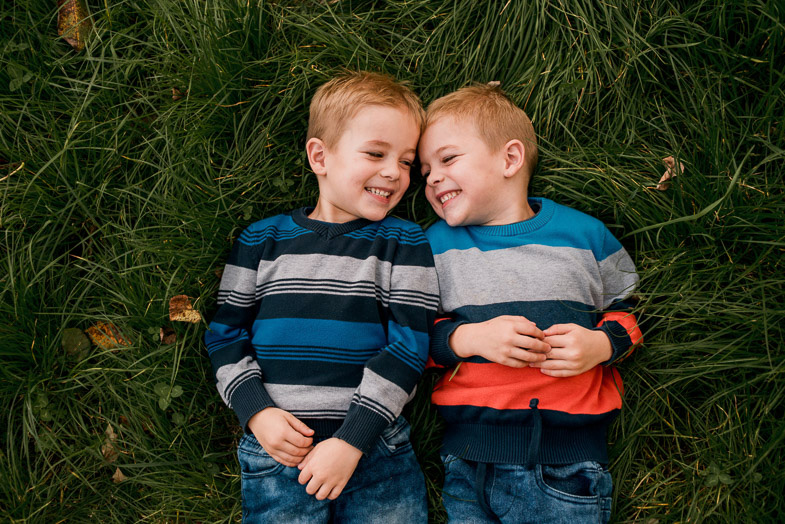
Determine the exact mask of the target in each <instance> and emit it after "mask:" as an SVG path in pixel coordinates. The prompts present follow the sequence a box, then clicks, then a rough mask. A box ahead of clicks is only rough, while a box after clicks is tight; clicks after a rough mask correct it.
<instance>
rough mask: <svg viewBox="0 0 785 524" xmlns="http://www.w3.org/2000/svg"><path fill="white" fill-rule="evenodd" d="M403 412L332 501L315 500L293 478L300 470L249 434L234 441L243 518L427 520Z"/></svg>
mask: <svg viewBox="0 0 785 524" xmlns="http://www.w3.org/2000/svg"><path fill="white" fill-rule="evenodd" d="M409 433H410V427H409V423H408V422H406V420H405V419H404V418H403V417H398V420H396V421H395V422H393V423H392V424H391V425H390V426H388V427H387V429H385V430H384V432H383V433H382V436H381V437H380V438H379V440H378V442H377V443H376V445H375V447H374V448H373V450H372V451H371V452H370V453H368V454H367V455H363V457H362V458H361V459H360V462H359V464H358V465H357V469H356V470H355V471H354V474H353V475H352V478H351V479H349V482H348V483H347V484H346V487H345V488H344V489H343V492H342V493H341V495H340V496H339V497H338V498H337V499H335V500H316V498H315V497H314V496H313V495H309V494H307V493H306V492H305V486H303V485H301V484H300V483H299V482H297V477H298V476H299V475H300V470H299V469H297V468H290V467H287V466H284V465H283V464H280V463H279V462H276V460H275V459H273V458H272V457H270V455H269V454H268V453H267V452H266V451H265V450H264V448H262V446H261V445H260V444H259V441H257V440H256V437H254V436H253V435H249V434H246V435H245V436H243V438H242V439H241V440H240V445H239V446H238V448H237V457H238V459H239V461H240V468H241V470H242V492H243V522H253V523H256V522H264V523H267V522H285V523H287V524H289V523H291V524H296V523H304V524H305V523H308V524H311V523H319V522H324V523H327V522H331V519H332V521H333V522H335V523H336V524H337V523H357V524H360V523H366V522H376V521H380V520H381V521H383V522H391V523H401V524H417V523H420V522H423V523H424V522H427V521H428V507H427V502H426V498H425V479H424V477H423V474H422V471H421V470H420V466H419V464H418V463H417V458H416V457H415V456H414V451H412V444H411V442H409Z"/></svg>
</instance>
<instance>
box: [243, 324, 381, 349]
mask: <svg viewBox="0 0 785 524" xmlns="http://www.w3.org/2000/svg"><path fill="white" fill-rule="evenodd" d="M253 333H254V335H253V340H252V343H253V345H254V346H259V347H261V346H266V345H271V346H289V345H294V346H306V347H335V348H346V349H347V350H352V349H359V350H367V349H368V348H381V347H383V346H385V345H386V344H387V338H386V337H385V334H384V329H383V328H382V326H381V325H379V324H378V323H363V322H345V321H340V320H323V319H302V318H267V319H261V320H256V321H255V322H254V325H253Z"/></svg>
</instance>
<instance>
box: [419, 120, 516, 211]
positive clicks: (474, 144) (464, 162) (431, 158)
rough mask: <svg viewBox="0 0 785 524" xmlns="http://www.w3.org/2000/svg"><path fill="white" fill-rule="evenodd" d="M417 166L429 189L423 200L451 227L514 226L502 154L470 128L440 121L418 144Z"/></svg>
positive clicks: (459, 121) (462, 121) (463, 123)
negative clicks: (510, 224)
mask: <svg viewBox="0 0 785 524" xmlns="http://www.w3.org/2000/svg"><path fill="white" fill-rule="evenodd" d="M419 152H420V163H421V164H422V173H423V176H426V177H427V181H428V185H427V187H426V188H425V196H426V197H427V198H428V202H430V204H431V206H432V207H433V210H434V211H436V214H437V215H439V217H441V218H442V219H444V220H445V221H446V222H447V223H448V224H449V225H451V226H468V225H499V224H509V223H512V222H516V221H517V220H516V219H514V218H513V217H511V216H510V210H511V209H515V203H514V200H513V195H511V194H510V193H511V191H510V188H509V185H505V176H504V170H505V155H504V150H503V149H500V150H499V151H497V152H494V151H492V150H491V148H490V147H488V145H487V144H486V143H485V141H484V140H482V139H481V138H480V136H479V134H478V133H477V131H476V129H475V126H474V124H473V123H471V122H468V121H464V120H457V119H455V118H452V117H442V118H440V119H438V120H436V122H434V123H432V124H429V125H428V127H427V129H426V130H425V132H424V133H423V135H422V138H421V139H420V145H419Z"/></svg>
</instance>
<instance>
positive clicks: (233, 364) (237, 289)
mask: <svg viewBox="0 0 785 524" xmlns="http://www.w3.org/2000/svg"><path fill="white" fill-rule="evenodd" d="M258 263H259V257H258V255H257V250H256V245H255V244H254V234H253V233H252V231H251V228H248V229H246V230H245V231H244V232H243V233H242V234H241V235H240V237H239V238H238V239H237V240H236V241H235V243H234V245H233V246H232V251H231V253H230V255H229V259H228V260H227V263H226V266H225V268H224V271H223V276H222V277H221V284H220V287H219V289H218V310H217V311H216V313H215V316H214V317H213V320H212V322H210V325H209V326H208V329H207V332H206V333H205V336H204V341H205V345H206V346H207V353H208V355H209V357H210V362H211V364H212V366H213V379H214V380H215V384H216V387H217V388H218V393H219V394H220V395H221V398H222V399H223V401H224V402H225V403H226V405H227V406H229V407H230V408H232V409H233V410H234V411H235V413H236V414H237V418H238V419H239V421H240V425H241V426H242V427H243V429H244V430H246V431H247V430H248V427H247V426H248V420H249V419H250V418H251V417H252V416H253V415H254V414H256V413H258V412H259V411H261V410H263V409H264V408H266V407H270V406H273V405H274V403H273V401H272V399H271V398H270V396H269V395H268V393H267V391H266V390H265V388H264V384H263V383H262V371H261V369H260V368H259V364H258V362H257V361H256V357H255V353H254V350H253V347H252V346H251V333H250V327H251V325H252V324H253V320H254V316H255V313H256V311H257V309H258V304H257V303H256V273H257V267H258Z"/></svg>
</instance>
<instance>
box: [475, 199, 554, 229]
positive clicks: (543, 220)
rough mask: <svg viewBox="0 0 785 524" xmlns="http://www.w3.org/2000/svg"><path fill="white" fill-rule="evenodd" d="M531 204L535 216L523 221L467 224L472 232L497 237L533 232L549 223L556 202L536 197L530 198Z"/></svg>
mask: <svg viewBox="0 0 785 524" xmlns="http://www.w3.org/2000/svg"><path fill="white" fill-rule="evenodd" d="M528 200H529V205H530V206H531V207H532V210H533V211H534V213H535V214H534V216H533V217H531V218H529V219H526V220H524V221H523V222H515V223H512V224H504V225H501V226H467V229H469V230H470V231H471V232H472V233H476V234H479V235H487V236H496V237H509V236H515V235H521V234H526V233H531V232H533V231H536V230H538V229H540V228H541V227H542V226H544V225H545V224H547V223H548V221H549V220H550V219H551V217H552V216H553V212H554V211H555V210H556V204H555V203H554V202H553V201H552V200H548V199H547V198H534V197H531V198H529V199H528Z"/></svg>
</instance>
